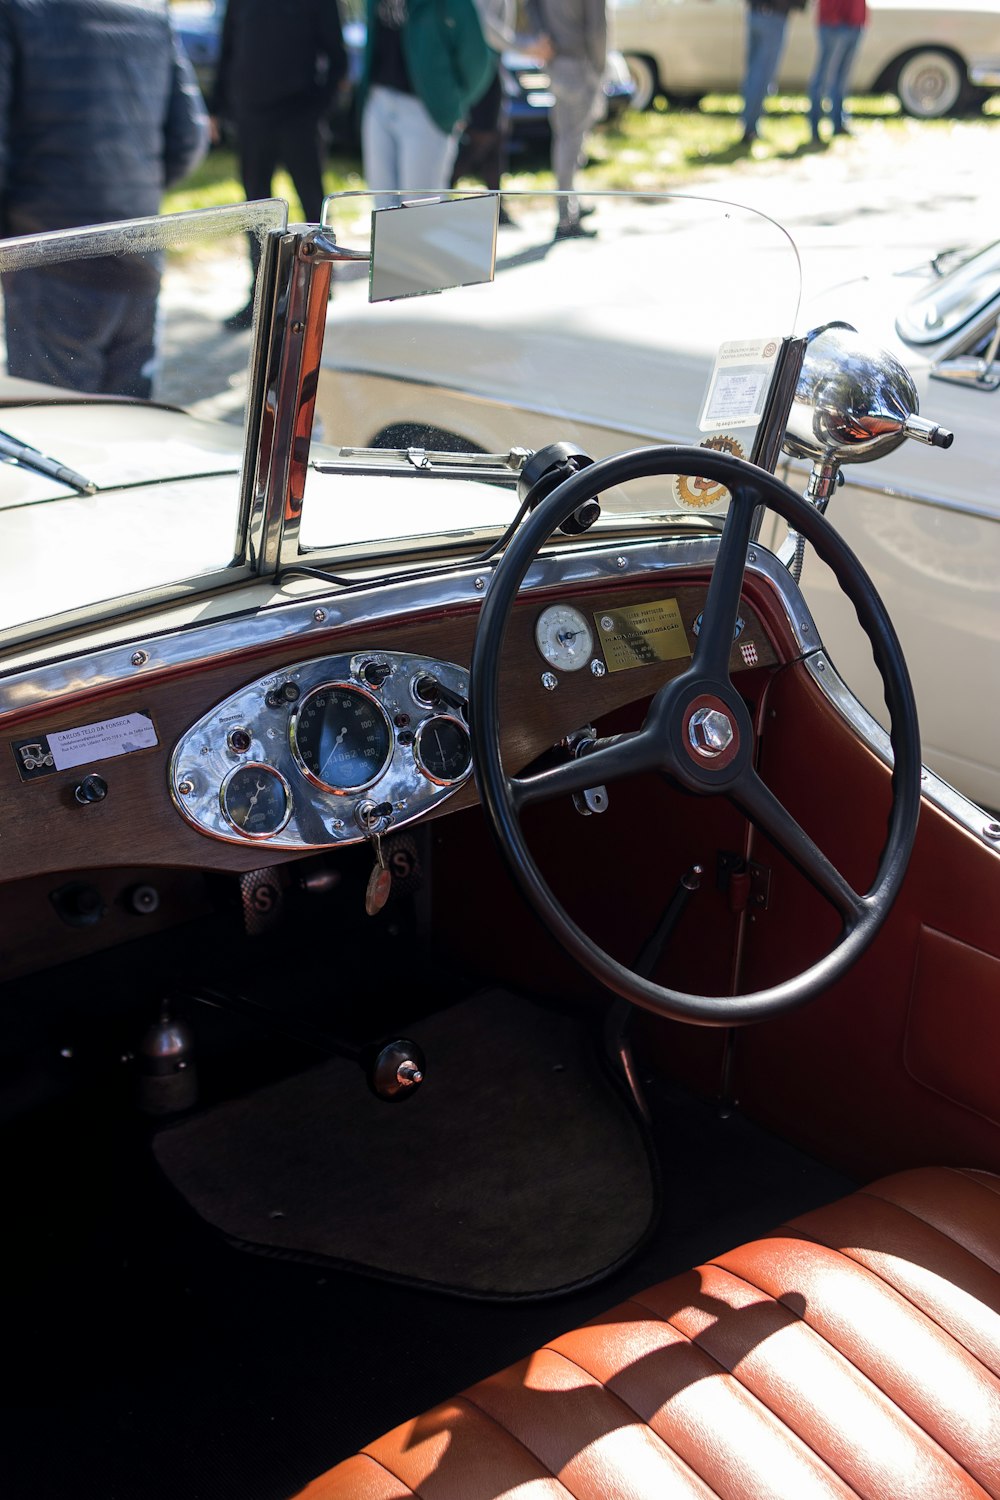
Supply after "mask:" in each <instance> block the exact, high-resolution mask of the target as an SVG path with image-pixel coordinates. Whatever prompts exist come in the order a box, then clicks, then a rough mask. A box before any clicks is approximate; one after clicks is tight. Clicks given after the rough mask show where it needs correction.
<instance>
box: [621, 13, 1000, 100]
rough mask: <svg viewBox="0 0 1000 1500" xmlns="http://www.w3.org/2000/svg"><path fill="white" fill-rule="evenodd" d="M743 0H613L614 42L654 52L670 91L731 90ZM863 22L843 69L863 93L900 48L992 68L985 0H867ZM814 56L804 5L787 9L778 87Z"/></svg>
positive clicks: (798, 87)
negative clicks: (937, 51) (945, 0)
mask: <svg viewBox="0 0 1000 1500" xmlns="http://www.w3.org/2000/svg"><path fill="white" fill-rule="evenodd" d="M745 14H746V4H745V0H636V3H631V0H618V3H617V4H614V5H613V9H612V30H613V35H614V39H615V45H616V46H617V47H618V49H619V50H620V51H621V52H624V53H625V54H626V56H628V54H629V53H637V54H639V55H641V56H644V57H651V58H653V59H654V61H655V63H656V67H657V71H658V74H659V79H660V82H661V84H662V85H663V87H664V88H665V89H666V90H667V91H668V92H670V93H677V94H692V95H700V94H709V93H717V92H725V93H731V92H738V91H739V89H740V86H741V83H742V79H743V65H744V21H745ZM868 14H869V21H868V25H867V27H866V28H865V32H864V35H863V37H862V40H861V45H860V46H859V48H858V52H857V55H856V57H855V60H854V65H853V67H852V70H851V87H852V89H854V90H856V91H857V92H858V93H870V92H871V91H872V90H873V89H875V88H876V87H877V86H878V87H881V86H882V80H883V75H885V73H886V72H887V70H888V69H889V68H890V67H891V65H892V64H893V63H894V62H895V61H896V60H898V59H899V58H900V57H902V56H903V55H904V54H905V53H907V52H910V51H913V50H914V49H917V48H925V47H934V48H944V49H946V50H947V51H950V52H955V53H956V54H957V55H958V56H959V57H960V58H962V59H963V61H964V62H965V63H966V64H967V65H968V64H971V63H974V62H989V63H993V64H996V65H997V66H998V67H1000V6H998V5H996V4H995V3H993V0H972V3H966V4H960V5H951V4H941V3H931V0H927V3H924V4H919V3H918V4H914V3H913V0H909V3H904V0H868ZM815 62H816V24H815V16H814V14H813V10H812V7H809V8H807V9H806V10H804V11H798V12H794V13H793V14H792V15H791V17H790V19H789V24H788V28H787V31H786V39H785V50H784V54H783V56H782V61H781V69H780V73H779V77H778V88H779V89H785V90H792V91H795V92H799V93H800V92H802V91H803V90H804V89H805V88H806V87H807V85H808V82H809V78H810V75H811V73H812V70H813V67H814V66H815Z"/></svg>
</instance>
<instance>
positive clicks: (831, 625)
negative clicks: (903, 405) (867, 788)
mask: <svg viewBox="0 0 1000 1500" xmlns="http://www.w3.org/2000/svg"><path fill="white" fill-rule="evenodd" d="M594 201H595V203H596V205H597V214H596V216H595V218H594V219H593V220H592V221H591V222H592V223H594V224H595V225H597V226H598V229H599V236H598V239H597V240H596V241H595V242H594V243H593V245H588V246H587V247H586V248H585V250H583V249H581V255H580V257H578V258H575V259H574V261H573V262H572V263H569V262H567V261H564V260H562V259H560V258H559V257H558V256H548V257H546V258H545V259H544V260H539V261H537V262H535V261H532V262H531V263H526V262H527V254H526V251H525V249H524V248H523V247H522V246H521V244H520V243H519V242H518V241H516V240H514V239H513V238H510V237H509V238H507V239H505V241H504V246H503V248H504V252H505V255H504V257H502V258H501V259H500V260H499V261H498V267H497V271H498V279H499V278H500V277H502V278H503V279H504V281H505V282H506V288H507V293H508V295H507V297H506V298H505V300H504V302H503V309H504V313H503V314H502V315H501V314H499V313H498V314H496V315H491V318H490V322H489V323H488V324H487V323H486V322H485V321H484V322H482V323H479V322H477V317H478V312H477V309H476V308H475V307H474V306H473V305H472V302H471V300H470V301H469V303H468V304H465V303H463V304H461V317H460V319H459V320H458V321H456V322H455V324H454V326H453V327H450V328H449V327H447V326H446V325H445V324H444V323H443V322H442V321H440V320H439V322H438V323H437V325H436V330H435V336H434V338H433V340H431V339H430V338H429V337H428V336H427V334H426V322H427V319H428V316H429V315H428V310H427V309H426V308H424V307H421V306H420V305H419V304H420V301H421V300H425V299H415V300H413V301H410V302H409V303H398V304H395V305H394V307H393V310H392V313H391V327H392V332H393V338H394V340H396V341H398V343H397V347H404V348H407V349H408V350H409V351H410V354H409V359H410V363H409V364H408V366H407V368H406V371H405V373H404V372H402V371H400V370H397V369H396V368H395V367H394V366H393V364H392V363H391V354H390V347H391V346H390V345H389V344H388V343H387V344H386V346H385V347H384V348H382V347H380V345H379V341H378V338H377V336H376V334H374V333H373V331H372V326H371V320H367V322H366V320H365V319H363V318H362V317H361V316H360V314H358V315H355V314H354V313H353V312H352V310H351V308H350V307H349V306H348V302H347V299H346V298H343V297H342V298H341V299H340V300H339V301H338V302H337V303H335V304H334V305H333V310H332V312H331V315H330V316H331V328H330V333H329V335H328V338H327V342H326V347H325V350H324V355H323V361H324V369H323V372H322V374H321V379H320V390H319V396H318V403H317V410H318V411H319V412H320V413H321V415H322V418H323V421H324V424H325V429H326V433H327V436H328V437H329V438H330V439H331V440H333V441H338V442H347V443H352V444H354V443H356V444H366V443H379V444H382V445H384V446H386V447H407V446H418V447H419V446H427V447H438V448H445V449H462V450H466V451H467V450H469V449H470V448H471V449H473V450H475V449H478V450H481V451H484V452H497V451H504V450H505V448H506V447H507V446H508V445H509V437H510V433H511V432H512V431H514V432H516V433H517V434H518V439H519V441H521V442H522V443H524V444H525V445H526V446H529V447H538V446H541V445H543V444H544V443H546V442H551V441H554V440H563V441H570V442H573V443H576V444H578V445H579V446H580V447H581V448H583V449H584V450H585V451H586V452H587V453H589V454H591V455H592V456H593V457H602V456H603V455H604V454H605V453H608V452H613V451H616V450H618V449H621V448H624V447H627V446H630V445H638V444H641V443H648V442H657V441H662V442H675V443H682V444H686V443H691V442H697V441H699V440H700V434H699V409H700V406H701V403H702V400H703V397H704V394H705V392H706V390H707V388H708V382H709V378H710V375H711V372H712V367H713V360H714V359H715V357H716V354H717V352H718V350H719V348H720V345H721V344H722V343H723V341H724V340H730V339H732V338H733V337H734V335H737V334H740V333H741V332H742V331H743V328H744V327H746V326H747V324H746V317H747V314H746V310H745V308H744V309H743V310H742V311H741V309H740V308H739V307H738V306H736V307H734V305H733V300H732V295H731V289H729V288H726V289H725V293H724V291H723V288H722V286H721V284H716V286H715V301H714V303H712V302H711V301H710V299H708V298H707V297H704V296H694V289H693V288H691V287H690V286H689V291H691V293H692V303H693V305H694V307H695V308H696V309H697V311H696V312H695V313H694V314H689V313H688V314H686V309H685V308H683V307H681V305H679V303H678V302H677V301H676V299H675V300H674V301H673V302H671V304H670V309H669V324H668V326H667V327H665V328H661V329H660V331H659V332H660V336H661V337H662V338H663V339H664V340H666V341H668V342H669V347H670V362H669V368H666V369H660V368H658V367H656V366H654V367H651V368H650V369H649V371H648V372H647V373H646V375H645V377H644V378H639V377H636V376H635V375H634V374H633V376H632V378H630V379H629V378H626V376H625V374H624V373H623V371H624V370H626V369H628V368H629V367H630V365H631V364H632V363H633V362H637V361H641V360H643V359H644V358H645V357H646V353H647V350H646V346H647V345H648V343H649V341H650V339H651V337H652V334H651V329H652V327H653V324H654V321H655V310H654V309H652V308H650V307H649V306H648V305H646V306H641V305H637V304H635V303H634V302H631V301H630V292H629V289H628V288H626V287H622V286H621V285H620V277H619V276H618V267H619V265H620V261H619V260H618V259H617V255H618V252H619V246H618V245H616V241H615V228H614V220H615V217H616V211H615V203H614V200H613V198H609V199H607V200H605V201H603V202H602V200H601V197H600V195H596V197H595V200H594ZM693 201H694V200H687V199H682V198H679V197H678V198H675V199H673V200H672V212H673V213H674V214H675V215H676V222H677V234H678V238H681V237H682V225H683V223H684V220H685V215H686V214H687V213H688V212H689V211H690V210H691V205H692V203H693ZM505 202H506V203H507V204H508V206H509V207H510V212H511V217H512V218H514V219H516V220H518V221H519V222H525V223H529V224H530V218H529V215H528V212H527V210H526V206H525V205H527V204H530V199H527V198H525V199H522V198H520V197H519V196H518V195H516V194H515V195H507V196H506V197H505ZM690 232H692V233H695V234H696V233H698V229H697V225H695V226H694V228H693V229H692V230H691V231H690ZM528 238H529V236H528V235H526V236H525V241H526V243H527V240H528ZM756 254H757V266H758V271H759V274H758V275H757V277H756V285H757V287H759V288H760V289H761V290H760V292H759V293H755V296H756V297H757V302H756V304H755V305H754V311H753V324H752V326H753V328H754V330H755V331H758V332H759V331H766V328H767V327H768V326H770V325H771V324H772V323H773V322H774V320H773V318H772V317H771V316H770V315H769V313H768V311H767V308H766V306H765V304H764V302H763V301H762V300H761V298H762V297H763V289H764V288H768V289H770V290H771V291H773V290H774V287H773V276H772V275H771V274H769V272H768V269H767V267H768V264H769V261H768V257H771V258H772V259H773V256H774V247H772V246H768V245H764V246H763V247H758V248H757V251H756ZM584 257H585V259H584ZM707 257H708V247H707V246H706V249H705V259H704V264H703V266H702V267H701V271H702V274H704V276H705V277H706V278H708V279H709V280H711V276H712V272H711V269H710V262H709V260H708V258H707ZM939 264H941V262H939ZM571 274H572V275H584V276H586V277H587V279H588V280H589V282H590V283H591V284H592V285H593V286H595V287H601V286H604V285H605V284H606V285H608V286H612V287H615V288H616V294H615V296H614V297H613V298H612V300H611V301H610V303H609V304H608V305H607V306H604V305H598V299H597V298H596V297H595V306H594V307H593V308H592V309H591V310H590V313H589V315H588V318H587V319H586V321H582V320H580V319H577V320H576V322H575V323H574V324H571V323H570V322H569V321H567V319H566V316H565V308H564V296H565V292H564V288H563V285H562V283H563V282H564V280H565V278H567V277H568V276H570V275H571ZM748 274H750V273H749V272H748ZM689 276H690V273H689ZM930 289H932V295H931V294H930ZM727 298H728V299H729V300H727ZM496 305H498V306H499V304H496ZM710 305H711V306H712V307H713V315H714V319H715V321H714V322H710V321H709V319H708V317H707V313H706V308H707V307H708V306H710ZM747 305H750V304H749V303H748V304H747ZM458 306H459V304H457V303H456V307H458ZM921 309H923V311H921ZM935 309H936V310H937V311H936V313H935V311H934V310H935ZM949 309H950V311H947V310H949ZM946 311H947V316H945V314H946ZM897 315H899V329H900V330H902V335H903V336H902V337H901V336H900V333H899V332H897V328H896V325H895V323H894V319H895V318H896V316H897ZM998 315H1000V250H997V249H996V248H995V249H994V250H993V251H991V252H987V254H986V255H985V256H984V257H982V258H980V259H978V260H976V261H975V262H974V263H971V264H970V265H968V266H965V265H964V262H963V261H961V259H960V260H959V263H958V264H957V265H956V266H955V267H954V269H952V270H951V271H950V272H949V273H948V274H947V275H945V276H943V277H942V276H938V275H937V274H936V272H935V271H934V269H933V267H932V266H931V265H924V266H922V267H919V268H918V269H917V270H915V271H914V270H913V269H912V268H911V269H910V270H909V272H908V273H907V274H905V275H901V276H899V277H888V278H886V279H884V280H880V281H878V282H876V281H861V282H855V283H853V284H848V285H841V286H836V287H834V288H832V289H831V290H830V291H829V292H828V293H825V294H824V295H823V296H817V297H816V298H815V299H814V300H813V301H811V302H810V305H809V306H808V307H807V309H806V311H805V312H804V314H802V315H800V319H799V327H800V329H802V330H803V331H804V330H806V329H811V328H814V327H816V326H817V325H819V324H821V323H825V322H828V321H831V320H833V319H840V320H846V321H848V322H849V323H851V324H853V325H854V326H855V327H856V328H857V329H859V330H860V331H861V332H862V333H863V334H864V335H865V336H866V339H868V340H870V342H871V344H872V346H873V347H874V348H876V349H878V348H886V347H888V348H889V349H890V352H894V353H895V354H896V355H897V357H898V358H899V359H900V360H901V362H902V363H903V365H904V366H905V367H906V368H907V369H908V370H910V372H911V374H912V375H913V379H914V383H915V386H916V389H917V394H918V398H919V404H920V410H921V412H923V413H924V414H925V415H927V416H928V417H931V418H932V419H933V420H934V421H935V422H937V423H939V424H940V425H941V426H943V427H946V428H949V429H950V430H952V431H954V432H955V434H956V441H955V445H954V448H953V449H952V451H950V452H949V453H947V454H941V453H938V452H928V450H927V449H926V448H922V447H919V446H918V445H916V444H913V443H904V444H903V446H902V447H900V448H897V449H896V450H895V452H892V453H889V454H888V455H886V456H885V457H883V458H881V459H880V460H879V462H878V463H877V464H865V463H854V464H851V465H849V466H848V467H847V468H846V469H845V470H844V473H845V479H846V483H845V484H844V486H843V488H841V489H840V490H839V491H838V492H837V493H836V494H835V496H834V497H833V499H832V500H831V503H830V510H829V515H830V519H831V520H832V522H833V524H834V525H835V526H836V527H837V529H838V530H839V531H840V532H841V533H842V534H843V535H844V536H845V537H846V539H847V541H848V542H849V543H850V545H851V546H852V548H853V549H854V551H855V552H856V553H857V555H858V556H859V557H860V559H861V561H862V563H863V564H864V566H865V567H866V568H867V569H869V571H870V572H871V574H872V576H873V578H874V580H875V583H876V586H877V587H878V589H879V591H880V593H881V594H882V596H883V598H884V599H885V601H886V604H887V606H888V608H889V611H890V614H891V616H892V619H893V621H894V623H895V625H896V628H897V631H898V633H899V636H900V639H901V640H902V642H903V645H904V648H905V650H906V655H907V661H908V663H909V666H910V671H911V674H912V676H913V680H914V685H915V689H916V693H917V703H918V707H919V709H920V715H921V729H922V733H923V738H924V758H925V760H926V761H927V762H928V764H930V765H931V766H932V767H933V768H934V769H935V770H936V771H938V773H939V774H940V775H942V776H943V777H944V778H945V779H946V780H948V781H949V782H951V783H952V784H953V785H954V786H956V787H958V789H959V790H960V791H962V792H964V793H965V795H966V796H968V797H971V798H972V799H973V800H975V801H977V802H979V803H981V804H982V805H984V806H986V807H990V808H1000V737H998V735H997V707H996V682H997V668H996V660H997V654H996V653H997V647H998V644H1000V600H998V583H997V580H998V579H1000V498H998V496H997V490H996V484H995V482H994V478H993V470H994V466H995V455H996V440H995V433H996V420H997V418H996V411H995V406H996V403H997V401H1000V391H998V390H997V389H996V386H997V385H998V384H1000V379H994V381H993V387H992V389H991V388H990V387H989V386H988V385H987V386H984V385H981V384H979V383H977V382H976V381H975V380H970V379H964V380H963V381H962V383H960V384H954V383H949V382H948V381H946V380H945V379H943V378H941V377H943V376H946V375H947V374H948V373H949V371H953V370H954V369H967V368H970V367H972V368H975V367H976V361H977V360H978V359H979V357H980V353H981V351H982V350H983V348H984V347H985V345H987V344H988V343H989V342H990V338H991V335H992V332H993V330H994V329H995V327H996V323H997V318H998ZM484 316H485V315H484ZM935 316H938V317H939V318H940V322H939V323H938V324H937V325H936V326H931V325H932V324H933V319H934V317H935ZM362 324H365V326H366V329H367V338H366V340H365V341H364V342H362V340H361V339H360V337H359V330H360V328H361V326H362ZM387 326H388V325H387ZM557 328H558V329H560V339H559V341H558V343H557V344H556V345H555V346H554V347H555V348H556V349H557V350H558V351H559V354H560V357H561V359H562V366H561V367H559V368H557V367H556V366H553V365H552V364H551V363H550V364H549V365H548V366H547V365H545V364H544V363H543V361H542V357H541V354H540V349H541V348H542V347H543V346H546V342H547V341H551V340H552V337H553V332H554V330H555V329H557ZM921 328H922V329H923V330H924V332H923V334H922V335H921V334H920V329H921ZM914 329H916V330H917V336H916V337H915V336H914ZM470 341H471V342H472V343H474V344H476V345H477V347H482V349H483V350H484V351H485V350H486V349H488V351H489V354H488V358H487V357H486V354H485V353H484V354H483V357H482V358H481V359H480V361H479V362H478V363H477V365H476V366H475V368H474V369H473V370H471V371H470V367H469V362H468V356H467V350H468V346H469V343H470ZM549 347H552V346H551V344H549ZM417 348H419V350H420V355H419V360H418V358H417V356H416V355H415V354H414V353H413V352H412V351H413V350H414V349H417ZM995 353H996V351H994V354H995ZM594 366H596V367H598V368H602V369H604V370H606V371H607V372H608V378H607V380H606V382H605V383H604V385H603V386H595V385H594V383H593V382H592V381H588V380H587V378H586V372H587V371H588V370H590V369H591V368H592V367H594ZM418 371H419V375H418ZM993 371H994V376H997V375H998V367H997V365H996V361H995V360H994V365H993ZM572 372H577V376H576V378H574V375H573V373H572ZM401 377H402V378H401ZM557 385H558V388H559V389H560V390H561V392H562V396H563V403H562V405H561V406H559V407H555V406H554V405H553V402H552V397H551V392H552V390H553V389H554V388H556V386H557ZM637 396H638V398H639V399H636V398H637ZM366 420H367V422H368V426H367V427H366V426H365V421H366ZM734 436H735V437H736V438H737V439H738V440H739V441H740V443H741V445H743V447H744V448H745V447H747V442H746V434H744V433H743V432H738V433H735V434H734ZM783 473H784V477H786V478H787V479H788V481H789V483H791V485H792V486H793V488H796V489H799V490H801V489H802V488H804V485H805V481H806V476H807V469H806V466H805V465H804V464H787V466H786V468H785V469H784V470H783ZM765 540H766V541H767V542H768V544H769V545H775V544H776V542H777V541H780V538H776V537H775V536H774V535H771V536H768V537H765ZM804 576H805V578H806V586H807V589H808V592H809V597H810V599H811V600H812V601H813V609H814V612H815V614H816V618H817V623H818V624H819V626H820V630H821V632H822V636H823V639H824V641H825V642H826V644H827V646H828V648H829V650H830V652H831V655H832V656H833V658H834V661H835V664H836V665H837V668H838V670H839V671H840V673H841V675H842V676H843V677H844V678H845V680H846V681H847V682H849V684H850V685H851V687H852V689H853V690H854V691H855V692H856V693H857V694H858V696H859V697H860V698H861V699H862V701H863V702H864V703H865V704H866V706H867V707H868V708H869V710H870V711H871V712H872V713H873V714H874V715H875V717H877V718H879V717H882V718H884V713H883V704H882V691H881V685H880V682H879V679H878V678H877V676H876V675H875V672H874V668H873V665H872V661H871V656H870V653H869V652H868V650H867V647H866V645H865V642H864V640H863V639H862V637H861V636H860V633H859V632H858V627H857V622H856V621H855V620H854V619H853V616H852V614H851V611H850V608H849V607H848V608H846V609H845V608H844V607H843V606H842V605H841V603H840V602H839V600H838V599H837V597H836V595H837V590H836V588H835V586H834V585H833V583H832V579H831V578H830V576H829V575H827V573H826V571H825V570H824V569H822V568H821V567H819V566H818V565H815V566H810V564H809V562H808V561H807V568H806V574H805V575H804ZM956 663H958V664H960V666H959V667H957V668H956V665H955V664H956ZM986 683H992V684H993V690H992V692H989V691H984V690H983V686H982V685H983V684H986Z"/></svg>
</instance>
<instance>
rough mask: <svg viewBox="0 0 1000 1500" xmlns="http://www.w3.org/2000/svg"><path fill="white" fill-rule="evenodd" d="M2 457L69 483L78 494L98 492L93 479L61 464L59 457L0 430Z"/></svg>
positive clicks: (61, 481)
mask: <svg viewBox="0 0 1000 1500" xmlns="http://www.w3.org/2000/svg"><path fill="white" fill-rule="evenodd" d="M0 458H5V459H9V460H13V461H14V462H15V463H19V464H22V465H23V466H24V468H26V469H33V470H34V472H35V473H36V474H44V475H45V476H46V477H47V478H48V479H57V480H58V481H59V483H60V484H66V485H69V487H70V489H71V490H76V492H77V494H78V495H96V494H97V485H96V484H95V483H94V481H93V480H92V479H88V478H87V477H86V475H84V474H78V473H77V471H76V470H75V469H71V468H70V467H69V465H68V464H61V463H60V462H59V460H58V459H57V458H50V457H49V456H48V454H47V453H40V452H39V450H38V449H37V448H32V446H31V444H30V443H21V442H18V440H17V438H15V437H11V435H10V433H9V432H0Z"/></svg>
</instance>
